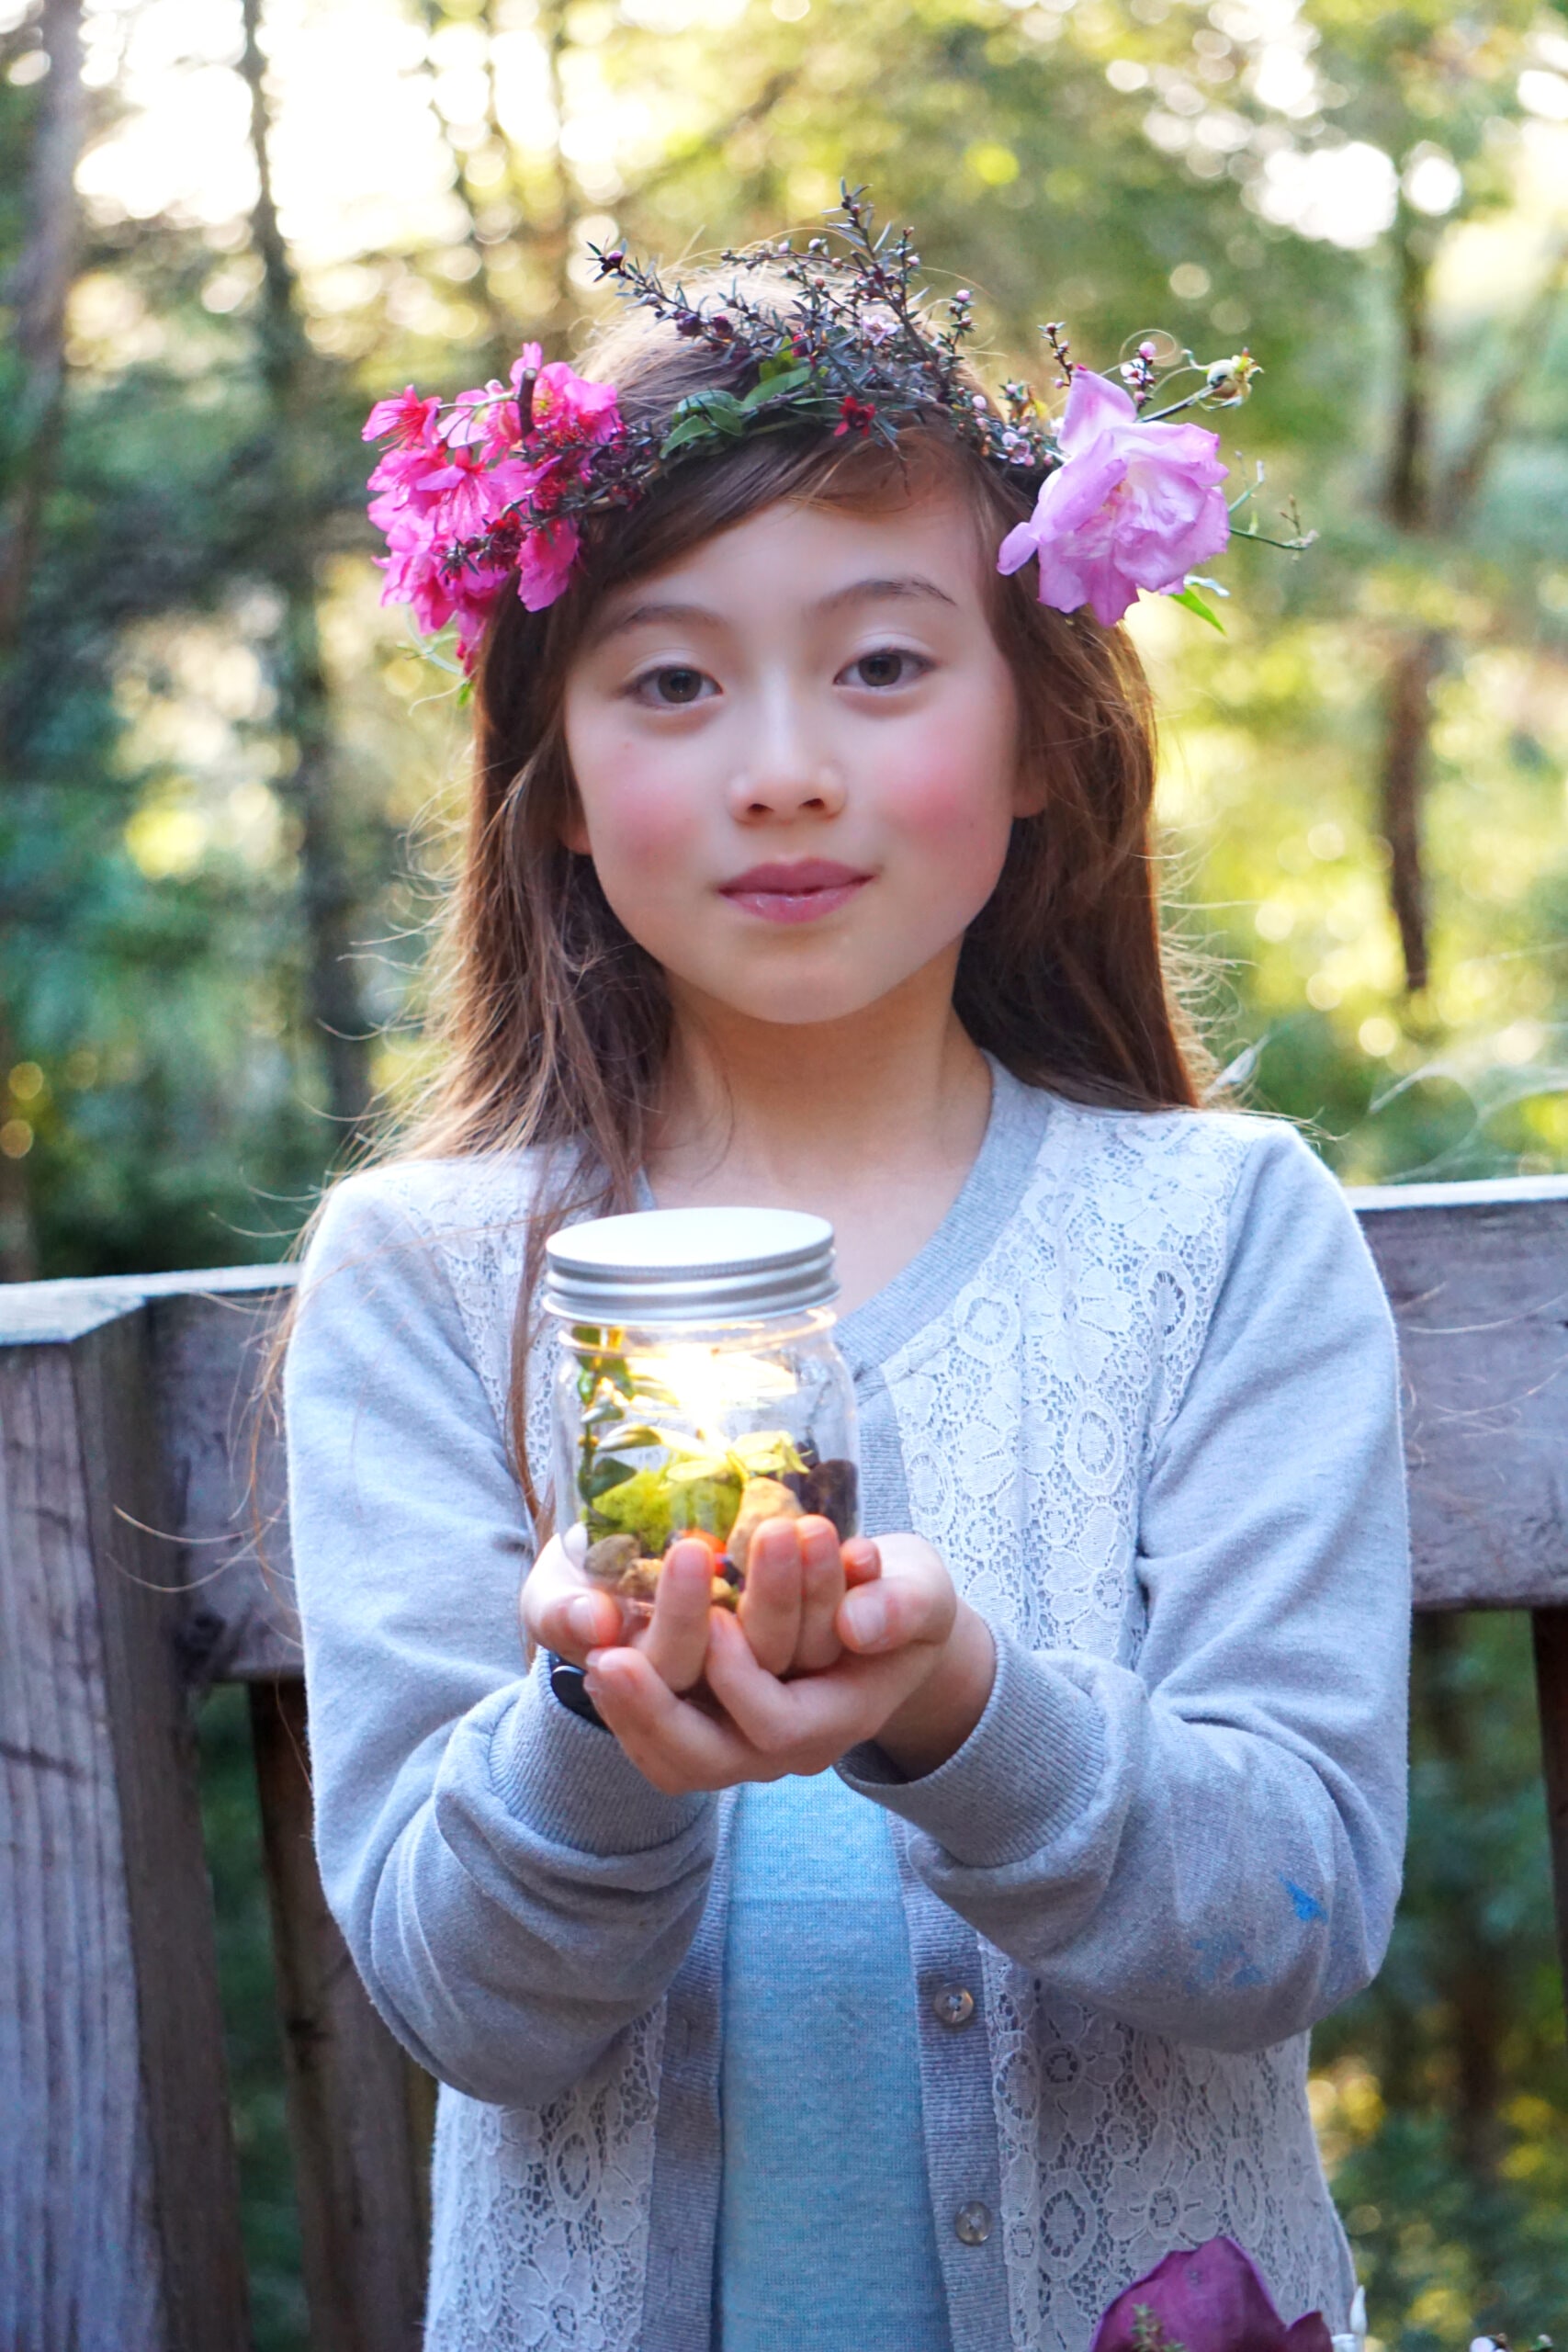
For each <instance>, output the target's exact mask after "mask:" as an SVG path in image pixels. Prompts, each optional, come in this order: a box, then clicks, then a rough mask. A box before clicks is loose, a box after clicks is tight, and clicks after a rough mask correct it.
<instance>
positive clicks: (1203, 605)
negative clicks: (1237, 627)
mask: <svg viewBox="0 0 1568 2352" xmlns="http://www.w3.org/2000/svg"><path fill="white" fill-rule="evenodd" d="M1170 601H1171V603H1172V604H1173V605H1186V607H1187V609H1188V611H1189V612H1190V613H1196V614H1197V616H1198V617H1199V619H1200V620H1201V621H1207V622H1208V624H1209V627H1210V628H1217V629H1218V630H1219V632H1220V635H1221V636H1222V637H1224V633H1225V625H1224V621H1223V620H1221V618H1220V616H1219V615H1218V613H1216V612H1215V610H1214V608H1213V605H1211V604H1210V603H1209V601H1208V599H1207V597H1205V596H1200V594H1198V591H1197V590H1196V588H1183V589H1181V590H1180V591H1179V593H1178V594H1175V595H1173V596H1172V597H1171V600H1170Z"/></svg>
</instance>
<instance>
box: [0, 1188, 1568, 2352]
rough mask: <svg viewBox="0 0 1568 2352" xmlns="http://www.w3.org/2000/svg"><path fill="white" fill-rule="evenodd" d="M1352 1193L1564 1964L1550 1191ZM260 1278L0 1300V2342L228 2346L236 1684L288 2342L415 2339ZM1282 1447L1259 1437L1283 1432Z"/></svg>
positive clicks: (359, 2344)
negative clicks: (265, 1362)
mask: <svg viewBox="0 0 1568 2352" xmlns="http://www.w3.org/2000/svg"><path fill="white" fill-rule="evenodd" d="M1357 1206H1358V1208H1359V1213H1360V1215H1361V1217H1362V1221H1363V1226H1364V1229H1365V1231H1366V1233H1367V1236H1368V1238H1369V1239H1370V1241H1371V1246H1372V1249H1373V1251H1374V1253H1375V1255H1376V1258H1377V1261H1378V1264H1379V1266H1380V1268H1381V1269H1382V1276H1383V1280H1384V1282H1385V1283H1386V1285H1387V1288H1388V1292H1389V1295H1390V1297H1391V1299H1392V1301H1393V1306H1394V1310H1395V1313H1396V1315H1397V1317H1398V1319H1399V1324H1400V1329H1401V1335H1402V1349H1403V1358H1404V1378H1405V1389H1406V1413H1407V1431H1408V1441H1409V1454H1410V1464H1411V1473H1412V1500H1413V1510H1414V1534H1415V1552H1416V1606H1417V1608H1418V1609H1426V1610H1457V1609H1499V1608H1501V1609H1528V1610H1529V1611H1530V1612H1531V1614H1532V1616H1533V1619H1534V1626H1535V1656H1536V1667H1537V1678H1538V1688H1539V1695H1540V1713H1541V1729H1542V1742H1543V1760H1544V1770H1545V1776H1546V1787H1547V1798H1548V1806H1549V1813H1550V1822H1551V1845H1552V1857H1553V1867H1554V1872H1555V1884H1556V1896H1557V1922H1558V1933H1559V1941H1560V1946H1561V1948H1562V1951H1563V1952H1564V1954H1565V1955H1568V1180H1560V1179H1549V1180H1542V1181H1540V1182H1510V1183H1499V1184H1461V1185H1450V1186H1429V1187H1412V1188H1408V1189H1404V1190H1400V1191H1395V1192H1388V1193H1363V1194H1360V1195H1359V1196H1357ZM287 1283H288V1274H287V1272H286V1271H284V1270H280V1269H279V1268H276V1267H253V1268H247V1269H243V1270H241V1271H238V1272H235V1271H232V1270H231V1271H226V1272H221V1273H214V1274H178V1275H160V1276H157V1277H153V1278H150V1279H148V1280H146V1281H137V1280H132V1279H127V1280H117V1281H106V1282H83V1283H34V1284H28V1285H16V1286H12V1287H10V1288H6V1289H0V1441H3V1453H0V1470H3V1484H0V1786H3V1787H4V1790H5V1834H4V1836H3V1837H0V2346H5V2347H6V2352H67V2347H70V2348H71V2352H242V2348H243V2346H245V2345H246V2344H247V2342H248V2340H249V2339H248V2324H247V2317H246V2290H245V2277H244V2265H243V2258H242V2253H241V2242H240V2220H239V2199H238V2190H237V2184H236V2171H235V2161H234V2154H233V2146H232V2142H231V2132H230V2126H229V2113H228V2104H227V2094H226V2085H225V2079H224V2067H223V2042H222V2027H221V2019H220V2014H219V2004H218V1987H217V1973H216V1966H215V1958H214V1944H213V1927H212V1911H211V1901H210V1895H209V1884H208V1877H207V1870H206V1864H205V1860H204V1857H203V1849H202V1841H201V1828H200V1822H199V1817H198V1806H197V1797H198V1789H197V1761H196V1747H195V1741H194V1737H193V1733H192V1713H193V1699H194V1698H196V1697H197V1696H199V1694H200V1693H201V1692H202V1691H204V1690H205V1689H207V1688H209V1686H210V1685H211V1684H212V1683H213V1682H214V1681H219V1680H223V1681H241V1682H246V1683H248V1684H249V1685H250V1686H251V1694H252V1713H253V1723H254V1732H255V1758H256V1772H257V1779H258V1782H259V1790H260V1798H261V1809H262V1818H263V1824H264V1832H265V1840H264V1850H265V1866H266V1873H267V1882H268V1889H269V1894H270V1900H271V1909H272V1921H273V1930H274V1938H275V1946H276V1961H277V1982H278V1995H279V2001H280V2005H281V2010H282V2018H283V2025H284V2030H285V2032H284V2040H285V2051H286V2058H287V2065H288V2104H289V2125H290V2133H291V2139H292V2145H293V2151H294V2163H295V2171H296V2179H297V2185H298V2191H299V2214H300V2223H301V2231H302V2238H303V2248H304V2262H305V2273H306V2287H307V2292H308V2295H309V2301H310V2325H311V2341H312V2344H313V2345H314V2346H316V2347H317V2352H329V2347H330V2352H413V2347H414V2346H416V2345H417V2343H418V2339H419V2313H420V2301H421V2294H422V2289H423V2259H424V2244H425V2234H426V2227H427V2216H426V2212H425V2188H424V2178H425V2151H426V2147H427V2144H428V2132H429V2115H430V2086H429V2085H428V2083H427V2081H426V2080H425V2078H424V2077H423V2076H422V2075H418V2074H417V2073H416V2071H415V2070H414V2069H413V2068H412V2066H411V2065H410V2064H409V2063H408V2062H407V2061H406V2060H405V2059H404V2057H403V2056H402V2053H401V2052H400V2050H399V2049H398V2047H397V2045H396V2044H395V2043H394V2042H393V2041H392V2040H391V2038H390V2036H389V2034H388V2033H387V2031H386V2030H385V2029H384V2028H383V2027H382V2025H381V2024H380V2022H379V2020H378V2018H377V2017H376V2016H375V2013H374V2012H373V2010H372V2009H371V2007H370V2006H369V2004H368V2002H367V1999H366V1997H365V1995H364V1993H363V1992H362V1991H361V1989H360V1986H359V1983H358V1980H357V1978H356V1977H355V1973H354V1970H353V1967H352V1966H351V1964H350V1962H349V1960H348V1956H347V1953H346V1951H344V1945H343V1942H342V1939H341V1938H340V1937H339V1935H338V1933H337V1930H336V1928H335V1927H334V1926H333V1923H332V1921H331V1919H330V1917H328V1914H327V1911H326V1907H325V1905H324V1903H323V1901H322V1898H321V1885H320V1882H319V1880H318V1878H317V1875H316V1869H315V1862H314V1859H313V1855H312V1851H311V1847H310V1792H309V1787H308V1783H307V1779H306V1772H305V1760H304V1759H305V1735H306V1725H305V1711H304V1697H303V1689H302V1685H301V1682H300V1679H299V1640H298V1635H297V1632H296V1628H295V1625H294V1623H293V1617H292V1611H291V1607H290V1601H289V1577H288V1522H287V1514H286V1510H285V1502H284V1491H283V1480H282V1465H281V1459H280V1453H279V1448H278V1445H277V1442H276V1435H275V1433H274V1432H273V1431H272V1430H270V1429H269V1428H267V1427H266V1426H265V1423H264V1424H263V1425H262V1426H261V1428H260V1431H259V1451H258V1456H257V1459H258V1464H259V1479H258V1492H257V1498H256V1499H257V1503H259V1511H260V1518H261V1521H262V1523H263V1524H264V1525H265V1543H264V1544H263V1546H262V1553H263V1555H265V1556H258V1549H257V1543H256V1538H255V1527H256V1503H253V1498H252V1493H251V1462H252V1437H253V1433H254V1431H255V1430H256V1415H255V1411H254V1398H255V1392H256V1385H257V1378H258V1367H259V1365H260V1363H261V1361H262V1358H263V1355H264V1353H265V1339H266V1331H267V1326H268V1323H269V1320H270V1317H271V1314H272V1312H273V1310H274V1309H275V1308H276V1305H277V1303H278V1300H279V1296H280V1293H281V1292H282V1290H283V1289H284V1287H285V1286H286V1284H287ZM1287 1442H1288V1439H1287Z"/></svg>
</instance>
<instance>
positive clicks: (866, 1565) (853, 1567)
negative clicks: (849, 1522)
mask: <svg viewBox="0 0 1568 2352" xmlns="http://www.w3.org/2000/svg"><path fill="white" fill-rule="evenodd" d="M839 1557H840V1559H841V1560H842V1562H843V1564H844V1582H845V1584H846V1585H848V1587H849V1589H850V1590H851V1591H853V1590H854V1588H855V1587H856V1585H857V1584H870V1583H871V1581H872V1579H873V1578H874V1577H879V1576H880V1575H881V1574H882V1555H881V1554H880V1553H879V1552H878V1550H877V1548H876V1546H875V1544H874V1543H873V1542H872V1540H871V1538H870V1536H869V1535H852V1536H851V1537H850V1539H849V1541H848V1543H847V1544H844V1545H843V1546H842V1548H841V1549H840V1554H839Z"/></svg>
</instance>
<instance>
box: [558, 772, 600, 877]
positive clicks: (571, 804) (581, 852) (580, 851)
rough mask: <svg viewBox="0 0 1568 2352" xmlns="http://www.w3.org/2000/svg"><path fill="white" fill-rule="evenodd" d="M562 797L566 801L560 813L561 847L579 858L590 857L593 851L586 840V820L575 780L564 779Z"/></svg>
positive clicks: (570, 777) (571, 778)
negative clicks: (564, 785) (564, 787)
mask: <svg viewBox="0 0 1568 2352" xmlns="http://www.w3.org/2000/svg"><path fill="white" fill-rule="evenodd" d="M562 797H563V798H564V799H565V801H566V807H565V809H564V810H563V811H562V813H561V820H560V827H559V831H560V844H561V847H562V848H563V849H570V850H571V851H572V852H573V853H574V854H576V855H577V856H579V857H592V854H593V850H592V842H590V841H589V838H588V820H587V819H586V818H585V817H584V815H583V813H582V802H581V798H580V797H579V796H578V790H577V784H576V780H575V778H573V777H572V776H570V775H568V777H567V778H566V789H565V792H564V794H563V796H562Z"/></svg>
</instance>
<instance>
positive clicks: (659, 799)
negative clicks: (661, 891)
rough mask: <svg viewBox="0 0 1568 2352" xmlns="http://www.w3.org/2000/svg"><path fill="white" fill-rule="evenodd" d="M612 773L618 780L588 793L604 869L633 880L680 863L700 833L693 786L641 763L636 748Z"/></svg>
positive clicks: (598, 861)
mask: <svg viewBox="0 0 1568 2352" xmlns="http://www.w3.org/2000/svg"><path fill="white" fill-rule="evenodd" d="M610 774H611V775H613V776H614V779H615V780H614V781H613V782H610V783H607V784H606V786H605V788H604V789H603V790H601V791H599V792H593V791H590V792H588V793H586V794H585V795H584V800H585V805H586V807H587V811H588V828H589V832H590V834H591V836H592V839H593V841H594V842H595V844H596V848H595V863H596V864H598V865H600V867H601V870H603V869H604V866H605V865H613V866H614V867H615V868H616V869H618V870H619V871H621V872H624V873H626V874H627V875H628V876H636V874H637V872H638V871H646V870H648V869H649V867H652V868H657V869H659V870H660V871H662V870H664V869H666V868H668V867H669V866H670V865H671V864H673V863H676V862H678V861H679V860H680V859H682V857H683V856H684V855H685V854H687V853H688V852H689V850H690V848H691V845H692V844H693V842H694V841H695V839H696V838H697V836H698V834H699V832H700V831H701V820H700V817H699V814H698V811H697V810H696V809H695V808H694V803H693V796H692V792H691V789H690V786H689V784H687V785H684V786H683V785H682V780H681V779H680V778H679V777H678V776H676V775H672V774H669V773H666V772H663V771H661V770H660V768H659V767H657V766H650V765H649V763H648V762H647V761H646V760H643V761H641V762H639V761H638V760H637V756H636V752H635V749H634V748H632V747H628V751H627V755H626V758H625V760H624V761H623V762H622V763H619V765H618V767H616V768H614V769H612V770H611V771H610Z"/></svg>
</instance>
